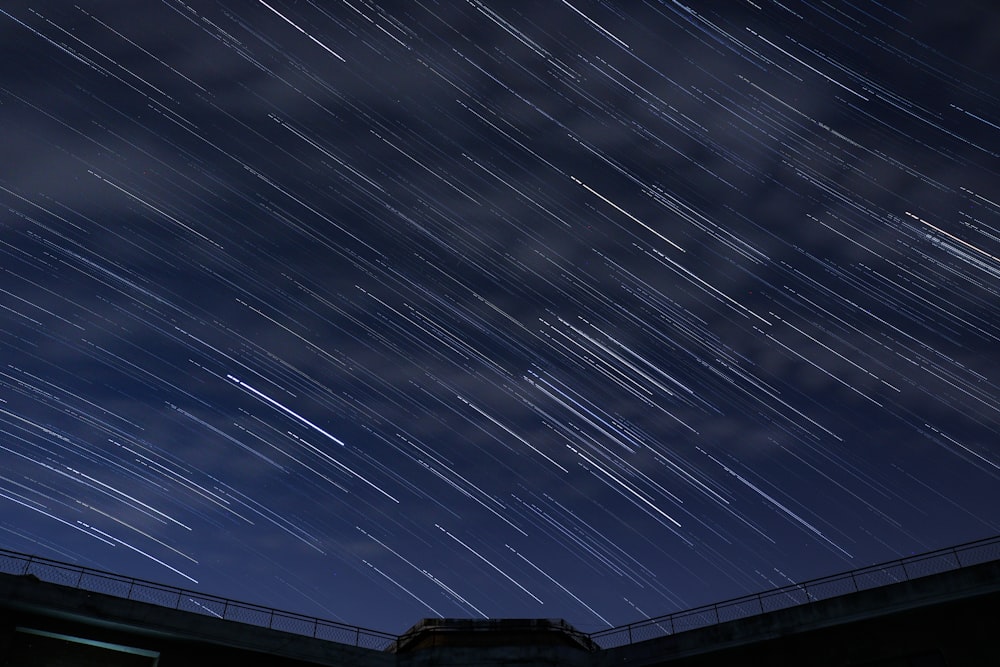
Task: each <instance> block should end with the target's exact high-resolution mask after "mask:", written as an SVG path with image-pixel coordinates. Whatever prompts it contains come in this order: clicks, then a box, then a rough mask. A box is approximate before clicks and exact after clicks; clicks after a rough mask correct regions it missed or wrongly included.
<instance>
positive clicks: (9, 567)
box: [0, 549, 397, 651]
mask: <svg viewBox="0 0 1000 667" xmlns="http://www.w3.org/2000/svg"><path fill="white" fill-rule="evenodd" d="M0 572H4V573H7V574H13V575H21V576H34V577H37V578H38V579H39V580H40V581H45V582H48V583H52V584H60V585H63V586H69V587H70V588H77V589H80V590H84V591H90V592H92V593H102V594H104V595H112V596H115V597H119V598H124V599H126V600H135V601H137V602H146V603H149V604H155V605H158V606H161V607H169V608H171V609H179V610H181V611H187V612H193V613H195V614H202V615H204V616H211V617H213V618H220V619H225V620H227V621H236V622H238V623H247V624H249V625H255V626H257V627H261V628H271V629H273V630H281V631H283V632H291V633H294V634H297V635H304V636H307V637H315V638H317V639H324V640H326V641H332V642H337V643H340V644H349V645H351V646H360V647H363V648H371V649H375V650H379V651H382V650H385V649H386V648H388V647H389V646H391V645H392V643H393V642H395V641H396V639H397V637H396V635H394V634H392V633H389V632H381V631H379V630H369V629H367V628H361V627H358V626H355V625H347V624H345V623H338V622H336V621H327V620H323V619H321V618H315V617H312V616H305V615H303V614H296V613H295V612H291V611H281V610H278V609H272V608H270V607H264V606H261V605H256V604H252V603H249V602H238V601H236V600H230V599H227V598H223V597H219V596H216V595H206V594H204V593H196V592H194V591H189V590H187V589H184V588H177V587H175V586H165V585H163V584H157V583H155V582H152V581H146V580H145V579H137V578H135V577H123V576H121V575H119V574H114V573H112V572H105V571H103V570H95V569H93V568H89V567H82V566H79V565H73V564H71V563H63V562H60V561H56V560H51V559H48V558H41V557H39V556H31V555H28V554H22V553H18V552H16V551H9V550H7V549H0Z"/></svg>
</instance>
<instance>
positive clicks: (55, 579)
mask: <svg viewBox="0 0 1000 667" xmlns="http://www.w3.org/2000/svg"><path fill="white" fill-rule="evenodd" d="M997 559H1000V536H997V537H991V538H987V539H983V540H977V541H975V542H967V543H965V544H960V545H958V546H954V547H948V548H945V549H938V550H937V551H931V552H928V553H924V554H918V555H915V556H908V557H906V558H900V559H898V560H892V561H886V562H884V563H878V564H877V565H869V566H868V567H863V568H859V569H856V570H850V571H848V572H842V573H840V574H834V575H830V576H827V577H820V578H818V579H812V580H809V581H804V582H801V583H797V584H791V585H789V586H782V587H781V588H775V589H772V590H769V591H764V592H761V593H754V594H751V595H744V596H743V597H738V598H733V599H731V600H725V601H723V602H716V603H714V604H709V605H704V606H701V607H696V608H694V609H687V610H685V611H679V612H674V613H671V614H666V615H664V616H658V617H656V618H651V619H646V620H643V621H637V622H635V623H629V624H628V625H620V626H618V627H614V628H609V629H607V630H600V631H598V632H592V633H590V634H589V635H588V634H585V633H581V634H582V635H583V636H585V637H587V638H588V639H589V640H590V642H592V645H593V646H594V647H596V648H600V649H606V648H614V647H616V646H625V645H627V644H634V643H636V642H641V641H646V640H647V639H655V638H657V637H665V636H667V635H673V634H677V633H678V632H684V631H686V630H695V629H698V628H704V627H707V626H710V625H717V624H719V623H725V622H726V621H732V620H736V619H739V618H745V617H748V616H756V615H758V614H763V613H767V612H770V611H776V610H778V609H784V608H787V607H794V606H798V605H802V604H807V603H809V602H815V601H817V600H825V599H827V598H832V597H837V596H839V595H846V594H848V593H855V592H858V591H863V590H867V589H870V588H878V587H880V586H886V585H889V584H894V583H898V582H901V581H910V580H912V579H918V578H920V577H926V576H928V575H932V574H937V573H939V572H947V571H949V570H956V569H959V568H962V567H967V566H970V565H977V564H979V563H986V562H989V561H993V560H997ZM0 572H3V573H7V574H14V575H22V576H24V575H30V576H34V577H37V578H38V579H39V580H42V581H46V582H49V583H53V584H61V585H63V586H69V587H70V588H77V589H80V590H85V591H91V592H94V593H103V594H105V595H113V596H115V597H120V598H125V599H127V600H135V601H137V602H147V603H150V604H155V605H158V606H162V607H170V608H172V609H180V610H182V611H188V612H193V613H196V614H202V615H204V616H211V617H214V618H220V619H225V620H229V621H236V622H238V623H247V624H250V625H256V626H258V627H262V628H271V629H274V630H281V631H284V632H291V633H294V634H298V635H305V636H308V637H316V638H317V639H324V640H327V641H333V642H337V643H340V644H349V645H351V646H360V647H363V648H370V649H375V650H379V651H382V650H386V649H389V648H390V647H392V646H395V645H396V643H397V642H398V641H399V640H400V639H401V637H400V636H397V635H394V634H391V633H388V632H381V631H378V630H370V629H367V628H362V627H358V626H354V625H347V624H345V623H338V622H336V621H327V620H324V619H321V618H315V617H312V616H305V615H303V614H296V613H295V612H290V611H281V610H278V609H272V608H270V607H264V606H261V605H256V604H252V603H249V602H238V601H236V600H229V599H227V598H222V597H218V596H215V595H206V594H204V593H196V592H195V591H190V590H187V589H183V588H177V587H175V586H166V585H163V584H157V583H155V582H152V581H146V580H144V579H136V578H134V577H124V576H121V575H118V574H114V573H112V572H106V571H103V570H96V569H93V568H89V567H82V566H79V565H73V564H71V563H63V562H60V561H56V560H51V559H48V558H42V557H40V556H32V555H29V554H22V553H18V552H16V551H10V550H7V549H0Z"/></svg>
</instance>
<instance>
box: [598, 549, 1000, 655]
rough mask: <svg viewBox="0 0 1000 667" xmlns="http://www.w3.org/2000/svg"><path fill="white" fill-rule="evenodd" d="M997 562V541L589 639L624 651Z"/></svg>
mask: <svg viewBox="0 0 1000 667" xmlns="http://www.w3.org/2000/svg"><path fill="white" fill-rule="evenodd" d="M997 559H1000V537H991V538H988V539H985V540H979V541H976V542H969V543H967V544H961V545H959V546H956V547H948V548H947V549H939V550H937V551H931V552H929V553H925V554H919V555H916V556H908V557H906V558H901V559H899V560H894V561H888V562H885V563H879V564H877V565H870V566H868V567H863V568H859V569H857V570H851V571H850V572H844V573H841V574H835V575H833V576H829V577H822V578H820V579H813V580H810V581H804V582H802V583H798V584H792V585H790V586H782V587H781V588H776V589H774V590H770V591H766V592H763V593H755V594H753V595H746V596H743V597H740V598H736V599H733V600H727V601H725V602H718V603H715V604H711V605H705V606H703V607H697V608H695V609H688V610H685V611H680V612H675V613H673V614H667V615H666V616H659V617H657V618H653V619H649V620H645V621H639V622H637V623H630V624H628V625H622V626H619V627H616V628H610V629H608V630H601V631H599V632H594V633H591V635H590V639H591V640H592V641H593V642H594V643H595V644H597V645H598V646H599V647H601V648H613V647H615V646H624V645H626V644H634V643H636V642H641V641H645V640H647V639H655V638H657V637H665V636H668V635H672V634H676V633H678V632H684V631H686V630H694V629H697V628H703V627H706V626H709V625H716V624H718V623H724V622H726V621H732V620H735V619H738V618H745V617H747V616H754V615H756V614H763V613H766V612H770V611H777V610H779V609H785V608H786V607H795V606H798V605H803V604H807V603H809V602H815V601H817V600H825V599H827V598H832V597H837V596H838V595H846V594H848V593H855V592H857V591H862V590H866V589H869V588H877V587H879V586H887V585H889V584H895V583H898V582H901V581H909V580H911V579H918V578H920V577H926V576H929V575H932V574H938V573H940V572H947V571H948V570H955V569H958V568H961V567H968V566H969V565H976V564H979V563H986V562H989V561H993V560H997Z"/></svg>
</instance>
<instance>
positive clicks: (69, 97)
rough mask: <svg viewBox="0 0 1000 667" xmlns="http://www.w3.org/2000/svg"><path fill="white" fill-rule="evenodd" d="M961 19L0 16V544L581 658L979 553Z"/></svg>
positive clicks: (345, 12) (998, 287)
mask: <svg viewBox="0 0 1000 667" xmlns="http://www.w3.org/2000/svg"><path fill="white" fill-rule="evenodd" d="M997 34H1000V13H998V12H997V11H996V10H995V9H994V8H993V7H992V3H989V2H982V3H975V2H949V3H940V2H932V3H919V2H913V1H910V0H907V1H906V2H902V1H900V2H875V1H873V0H855V1H853V2H837V3H826V2H791V1H790V2H782V3H779V2H772V1H770V0H758V1H757V2H749V1H744V2H739V1H736V0H734V1H732V2H692V3H687V4H683V3H679V2H673V1H670V0H649V1H636V2H601V1H599V0H572V1H567V0H545V1H541V2H531V3H509V2H493V1H492V0H467V1H466V0H452V1H447V2H426V1H417V0H412V1H409V2H389V3H379V2H369V1H367V0H343V1H340V0H338V1H330V2H320V1H319V0H312V1H310V0H299V1H293V0H268V2H263V1H256V2H222V3H216V2H211V1H209V0H188V1H186V2H180V1H179V0H157V1H153V0H150V1H148V2H139V3H136V2H124V1H119V2H114V1H97V0H81V1H80V2H79V3H76V4H75V3H71V2H61V1H56V0H39V1H38V2H33V3H32V2H27V1H26V0H25V1H22V0H17V1H15V2H7V3H4V5H3V7H2V9H0V49H2V51H3V58H2V62H3V65H2V69H0V132H2V141H0V211H2V212H0V546H2V547H5V548H8V549H13V550H16V551H22V552H27V553H33V554H38V555H42V556H46V557H50V558H56V559H59V560H69V561H72V562H75V563H79V564H81V565H86V566H90V567H96V568H100V569H106V570H112V571H114V572H119V573H121V574H125V575H130V576H137V577H142V578H145V579H151V580H153V581H158V582H163V583H167V584H171V585H176V586H183V587H187V588H193V589H195V590H198V591H201V592H204V593H210V594H216V595H222V596H226V597H230V598H235V599H238V600H246V601H250V602H255V603H259V604H264V605H268V606H273V607H277V608H280V609H288V610H291V611H295V612H299V613H304V614H310V615H316V616H320V617H323V618H329V619H334V620H340V621H344V622H347V623H351V624H357V625H362V626H366V627H371V628H375V629H379V630H385V631H390V632H401V631H403V630H404V629H406V628H407V627H409V626H410V625H411V624H413V623H415V622H417V621H418V620H419V619H421V618H424V617H433V616H445V617H520V618H523V617H546V618H565V619H566V620H568V621H569V622H571V623H573V624H574V625H576V626H577V627H578V628H580V629H581V630H585V631H594V630H598V629H601V628H606V627H608V626H609V625H613V624H622V623H626V622H630V621H636V620H640V619H642V618H644V617H647V616H655V615H659V614H665V613H668V612H671V611H676V610H679V609H684V608H688V607H692V606H696V605H699V604H703V603H709V602H713V601H717V600H723V599H727V598H732V597H736V596H739V595H743V594H746V593H751V592H755V591H758V590H763V589H767V588H770V587H773V586H777V585H783V584H787V583H789V582H790V581H798V580H804V579H808V578H812V577H817V576H821V575H826V574H831V573H834V572H839V571H842V570H846V569H851V568H854V567H861V566H864V565H867V564H871V563H874V562H878V561H883V560H888V559H891V558H897V557H900V556H905V555H908V554H911V553H917V552H922V551H927V550H930V549H934V548H938V547H943V546H948V545H951V544H956V543H960V542H964V541H969V540H974V539H979V538H982V537H987V536H992V535H995V534H998V533H1000V443H998V433H1000V68H998V63H1000V48H998V42H997V40H996V35H997Z"/></svg>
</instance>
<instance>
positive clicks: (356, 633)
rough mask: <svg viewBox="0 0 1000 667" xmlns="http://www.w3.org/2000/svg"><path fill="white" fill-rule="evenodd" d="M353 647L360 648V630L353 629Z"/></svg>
mask: <svg viewBox="0 0 1000 667" xmlns="http://www.w3.org/2000/svg"><path fill="white" fill-rule="evenodd" d="M354 645H355V646H361V628H358V627H356V628H354Z"/></svg>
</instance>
